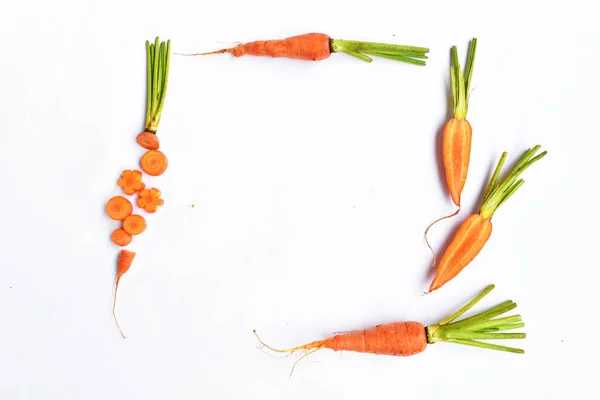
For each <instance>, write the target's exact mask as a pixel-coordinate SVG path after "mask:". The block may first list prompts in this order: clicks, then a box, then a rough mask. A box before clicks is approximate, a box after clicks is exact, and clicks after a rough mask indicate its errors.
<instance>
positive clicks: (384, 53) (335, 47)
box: [181, 33, 429, 65]
mask: <svg viewBox="0 0 600 400" xmlns="http://www.w3.org/2000/svg"><path fill="white" fill-rule="evenodd" d="M428 52H429V49H428V48H425V47H416V46H403V45H397V44H387V43H374V42H359V41H355V40H342V39H332V38H330V37H329V36H328V35H326V34H324V33H306V34H303V35H297V36H292V37H288V38H285V39H276V40H258V41H254V42H249V43H243V44H240V45H238V46H236V47H231V48H228V49H221V50H217V51H212V52H208V53H193V54H181V55H189V56H197V55H208V54H222V53H231V54H233V55H234V56H235V57H242V56H268V57H273V58H277V57H285V58H293V59H297V60H306V61H321V60H324V59H326V58H329V56H330V55H331V54H332V53H345V54H348V55H351V56H353V57H356V58H359V59H361V60H363V61H366V62H371V61H373V59H372V58H371V57H369V56H368V55H371V56H376V57H382V58H389V59H392V60H396V61H402V62H407V63H410V64H415V65H425V61H423V59H427V56H426V55H425V54H426V53H428Z"/></svg>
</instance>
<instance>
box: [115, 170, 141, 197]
mask: <svg viewBox="0 0 600 400" xmlns="http://www.w3.org/2000/svg"><path fill="white" fill-rule="evenodd" d="M117 185H119V186H120V187H122V188H123V192H125V194H128V195H132V194H135V193H136V192H138V191H140V190H142V189H144V188H146V184H145V183H144V182H142V172H141V171H138V170H133V171H132V170H130V169H126V170H124V171H123V172H121V178H120V179H119V180H118V181H117Z"/></svg>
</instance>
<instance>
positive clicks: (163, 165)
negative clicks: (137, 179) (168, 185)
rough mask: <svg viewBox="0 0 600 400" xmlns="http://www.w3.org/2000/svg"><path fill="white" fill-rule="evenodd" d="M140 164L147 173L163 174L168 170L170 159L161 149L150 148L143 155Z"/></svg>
mask: <svg viewBox="0 0 600 400" xmlns="http://www.w3.org/2000/svg"><path fill="white" fill-rule="evenodd" d="M140 165H141V167H142V169H143V170H144V172H145V173H147V174H148V175H152V176H157V175H161V174H162V173H163V172H165V171H166V170H167V166H168V165H169V161H168V160H167V156H165V154H164V153H163V152H162V151H159V150H148V151H147V152H145V153H144V155H143V156H142V160H141V161H140Z"/></svg>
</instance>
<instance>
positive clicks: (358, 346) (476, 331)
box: [254, 285, 526, 376]
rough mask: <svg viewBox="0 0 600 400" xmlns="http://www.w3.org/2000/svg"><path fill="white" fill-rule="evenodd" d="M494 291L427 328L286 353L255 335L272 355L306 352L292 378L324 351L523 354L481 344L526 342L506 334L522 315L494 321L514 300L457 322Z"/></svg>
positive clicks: (351, 337) (338, 339)
mask: <svg viewBox="0 0 600 400" xmlns="http://www.w3.org/2000/svg"><path fill="white" fill-rule="evenodd" d="M492 289H494V285H489V286H488V287H486V288H485V289H484V290H483V291H482V292H480V293H479V295H477V296H476V297H475V298H474V299H473V300H471V301H470V302H468V303H467V304H465V305H464V306H463V307H462V308H460V309H459V310H457V311H456V312H454V313H453V314H452V315H450V316H448V317H446V318H444V319H443V320H441V321H439V322H438V323H437V324H433V325H429V326H427V327H426V326H424V325H423V324H422V323H420V322H416V321H406V322H392V323H389V324H382V325H377V326H374V327H371V328H367V329H361V330H355V331H350V332H345V333H340V334H337V335H333V336H331V337H329V338H326V339H322V340H316V341H314V342H310V343H308V344H305V345H302V346H297V347H293V348H291V349H286V350H279V349H276V348H273V347H271V346H269V345H267V344H266V343H264V342H263V341H262V340H261V339H260V338H258V335H256V331H254V334H255V335H256V337H257V339H258V341H259V342H260V343H261V345H262V346H264V347H266V348H267V349H269V350H271V351H275V352H278V353H290V354H291V353H294V352H296V351H303V352H304V355H303V356H302V357H300V358H299V359H298V360H297V361H296V362H295V363H294V366H293V367H292V371H291V372H290V376H291V375H292V373H293V371H294V368H295V366H296V363H298V362H299V361H300V360H301V359H302V358H304V357H306V356H308V355H310V354H312V353H314V352H316V351H318V350H321V349H331V350H334V351H354V352H359V353H371V354H381V355H390V356H412V355H415V354H418V353H421V352H422V351H424V350H425V349H426V348H427V345H428V344H433V343H436V342H447V343H456V344H463V345H469V346H476V347H482V348H486V349H491V350H500V351H506V352H511V353H517V354H523V353H524V351H523V350H522V349H518V348H513V347H507V346H501V345H497V344H491V343H487V342H482V341H481V340H498V339H524V338H525V337H526V335H525V333H504V332H503V331H506V330H511V329H518V328H522V327H524V326H525V324H524V323H523V322H522V319H521V316H520V315H512V316H509V317H504V318H497V319H492V318H495V317H497V316H499V315H502V314H504V313H506V312H508V311H510V310H512V309H514V308H516V307H517V304H516V303H514V302H513V301H512V300H507V301H505V302H503V303H501V304H499V305H497V306H495V307H492V308H490V309H488V310H485V311H483V312H480V313H478V314H475V315H472V316H470V317H468V318H464V319H462V320H459V321H455V320H456V319H457V318H458V317H460V316H461V315H462V314H464V313H465V312H466V311H468V310H469V309H470V308H471V307H473V306H474V305H475V304H477V303H478V302H479V301H480V300H481V299H482V298H483V297H484V296H486V295H487V294H488V293H489V292H491V291H492Z"/></svg>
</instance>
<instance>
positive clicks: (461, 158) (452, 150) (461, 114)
mask: <svg viewBox="0 0 600 400" xmlns="http://www.w3.org/2000/svg"><path fill="white" fill-rule="evenodd" d="M476 48H477V39H476V38H473V40H472V41H471V47H470V49H469V58H468V61H467V68H466V71H465V73H464V74H463V72H462V70H461V69H460V64H459V62H458V52H457V50H456V46H452V65H451V66H450V80H451V86H452V95H453V99H454V112H453V115H452V118H450V119H449V120H448V121H447V122H446V124H445V125H444V131H443V140H442V159H443V161H444V169H445V174H446V184H447V185H448V190H449V192H450V197H451V198H452V202H454V204H456V206H458V210H456V211H455V212H453V213H451V214H449V215H446V216H444V217H441V218H439V219H437V220H435V221H433V222H432V223H431V224H429V226H428V227H427V229H426V230H425V242H426V243H427V247H429V250H431V253H432V254H433V256H434V261H433V264H435V253H434V251H433V248H432V247H431V245H430V244H429V240H428V239H427V233H428V232H429V229H431V227H432V226H433V225H435V224H437V223H438V222H440V221H442V220H444V219H447V218H452V217H454V216H456V215H458V213H459V212H460V210H461V202H460V200H461V198H460V197H461V194H462V190H463V188H464V186H465V183H466V181H467V173H468V171H469V162H470V158H471V136H472V127H471V124H470V123H469V121H467V119H466V117H467V111H468V105H469V104H468V97H469V89H470V86H471V76H472V74H473V65H474V63H475V50H476Z"/></svg>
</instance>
